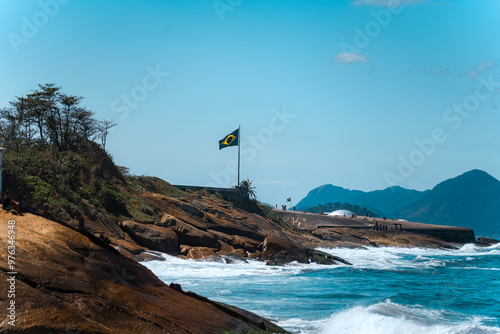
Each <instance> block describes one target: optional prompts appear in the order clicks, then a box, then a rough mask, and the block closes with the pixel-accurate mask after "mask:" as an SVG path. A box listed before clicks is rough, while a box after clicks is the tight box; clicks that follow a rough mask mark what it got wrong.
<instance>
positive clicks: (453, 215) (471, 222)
mask: <svg viewBox="0 0 500 334" xmlns="http://www.w3.org/2000/svg"><path fill="white" fill-rule="evenodd" d="M499 213H500V181H498V180H497V179H495V178H494V177H492V176H491V175H489V174H488V173H486V172H483V171H481V170H477V169H476V170H472V171H469V172H466V173H464V174H462V175H460V176H457V177H455V178H452V179H449V180H446V181H444V182H441V183H440V184H438V185H437V186H435V187H434V189H432V191H430V192H428V193H426V194H425V195H424V196H423V197H422V198H420V199H419V200H417V201H415V202H414V203H411V204H410V205H407V206H406V207H404V208H402V209H401V210H399V212H398V215H399V216H400V217H401V218H405V219H407V220H411V221H417V222H421V223H429V224H439V225H450V226H462V227H471V228H472V229H473V230H474V232H475V233H476V235H477V236H483V237H494V238H495V237H496V238H498V237H500V220H499Z"/></svg>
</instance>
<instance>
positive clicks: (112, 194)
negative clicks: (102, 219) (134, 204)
mask: <svg viewBox="0 0 500 334" xmlns="http://www.w3.org/2000/svg"><path fill="white" fill-rule="evenodd" d="M99 199H100V200H101V204H102V206H103V207H104V209H106V210H107V211H109V212H111V213H114V214H120V213H121V214H128V211H127V203H126V202H125V200H123V198H122V197H121V196H120V194H118V193H117V192H116V191H114V190H112V189H110V188H108V187H104V188H102V189H101V191H100V193H99Z"/></svg>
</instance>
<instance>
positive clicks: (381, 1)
mask: <svg viewBox="0 0 500 334" xmlns="http://www.w3.org/2000/svg"><path fill="white" fill-rule="evenodd" d="M426 2H427V1H425V0H399V1H394V0H356V1H354V2H353V5H355V6H377V7H382V6H385V7H389V6H395V5H421V4H424V3H426Z"/></svg>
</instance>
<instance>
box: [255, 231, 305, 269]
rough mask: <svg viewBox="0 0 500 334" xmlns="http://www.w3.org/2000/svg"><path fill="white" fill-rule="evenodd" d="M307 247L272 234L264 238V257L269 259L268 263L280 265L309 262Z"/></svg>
mask: <svg viewBox="0 0 500 334" xmlns="http://www.w3.org/2000/svg"><path fill="white" fill-rule="evenodd" d="M305 250H306V248H305V247H303V246H301V245H299V244H296V243H294V242H291V241H289V240H285V239H282V238H279V237H274V236H270V237H267V238H266V239H265V240H264V244H263V252H262V253H263V256H262V259H264V260H268V264H273V265H279V264H284V263H288V262H293V261H297V262H299V263H309V257H308V255H307V254H306V251H305Z"/></svg>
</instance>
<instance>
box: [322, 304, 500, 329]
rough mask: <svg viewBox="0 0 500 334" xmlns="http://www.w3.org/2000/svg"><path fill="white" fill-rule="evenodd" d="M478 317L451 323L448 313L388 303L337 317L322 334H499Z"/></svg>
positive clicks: (345, 312) (332, 319)
mask: <svg viewBox="0 0 500 334" xmlns="http://www.w3.org/2000/svg"><path fill="white" fill-rule="evenodd" d="M482 320H483V319H481V318H478V317H475V318H470V319H464V320H461V321H453V320H451V319H450V314H449V312H445V311H441V310H433V309H426V308H423V307H421V306H418V305H416V306H413V307H409V306H404V305H399V304H395V303H392V302H391V301H386V302H383V303H377V304H375V305H371V306H368V307H360V306H358V307H353V308H350V309H348V310H345V311H342V312H339V313H336V314H334V315H333V316H332V317H331V318H330V320H328V321H327V322H326V324H325V325H324V329H323V331H322V334H343V333H345V334H365V333H366V334H368V333H369V334H401V333H405V334H493V333H495V334H497V333H500V329H499V328H494V327H488V326H484V325H482V324H481V322H482Z"/></svg>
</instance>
